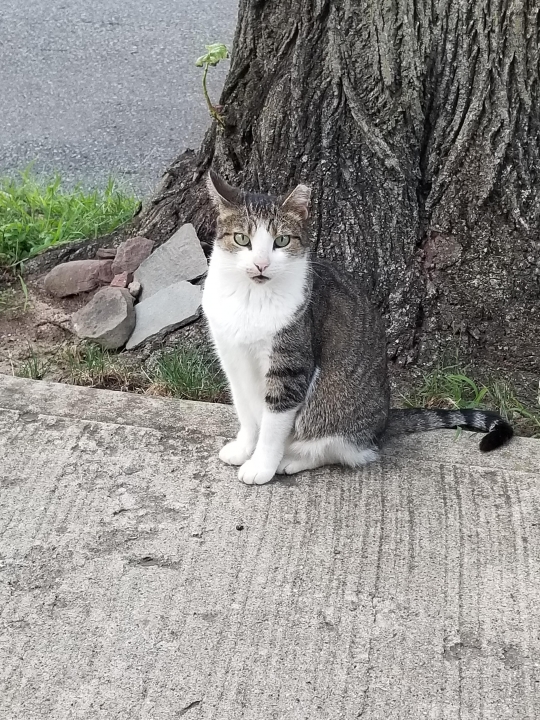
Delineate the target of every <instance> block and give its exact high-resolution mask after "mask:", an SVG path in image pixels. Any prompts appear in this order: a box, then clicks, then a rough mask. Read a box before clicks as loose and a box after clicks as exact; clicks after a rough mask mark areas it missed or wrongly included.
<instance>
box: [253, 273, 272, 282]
mask: <svg viewBox="0 0 540 720" xmlns="http://www.w3.org/2000/svg"><path fill="white" fill-rule="evenodd" d="M253 280H255V282H256V283H260V284H262V283H265V282H266V281H267V280H270V278H269V277H266V275H262V274H261V275H254V276H253Z"/></svg>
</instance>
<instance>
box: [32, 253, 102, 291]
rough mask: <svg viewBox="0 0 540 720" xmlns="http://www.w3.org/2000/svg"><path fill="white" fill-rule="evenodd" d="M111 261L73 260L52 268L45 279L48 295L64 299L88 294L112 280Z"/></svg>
mask: <svg viewBox="0 0 540 720" xmlns="http://www.w3.org/2000/svg"><path fill="white" fill-rule="evenodd" d="M111 265H112V260H73V261H71V262H66V263H62V265H57V266H56V267H55V268H53V269H52V270H51V271H50V273H49V274H48V275H47V277H46V278H45V290H46V291H47V292H48V293H49V294H50V295H55V296H56V297H65V296H67V295H78V294H79V293H83V292H89V291H90V290H94V289H95V288H97V287H99V286H100V285H108V284H109V283H110V282H111V280H112V279H113V277H114V276H113V273H112V270H111Z"/></svg>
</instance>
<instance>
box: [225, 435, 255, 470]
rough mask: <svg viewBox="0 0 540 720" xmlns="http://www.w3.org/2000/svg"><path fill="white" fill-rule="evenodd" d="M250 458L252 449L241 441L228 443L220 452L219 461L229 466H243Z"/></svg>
mask: <svg viewBox="0 0 540 720" xmlns="http://www.w3.org/2000/svg"><path fill="white" fill-rule="evenodd" d="M250 456H251V452H250V448H249V447H247V446H246V445H245V443H243V442H241V441H240V440H233V441H232V442H229V443H227V444H226V445H225V446H224V447H222V448H221V450H220V451H219V459H220V460H221V461H222V462H224V463H227V465H243V464H244V463H245V462H246V460H249V458H250Z"/></svg>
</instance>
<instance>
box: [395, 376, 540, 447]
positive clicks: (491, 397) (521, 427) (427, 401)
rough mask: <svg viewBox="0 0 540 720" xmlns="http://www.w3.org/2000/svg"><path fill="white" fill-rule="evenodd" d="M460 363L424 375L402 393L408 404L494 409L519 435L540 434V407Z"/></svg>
mask: <svg viewBox="0 0 540 720" xmlns="http://www.w3.org/2000/svg"><path fill="white" fill-rule="evenodd" d="M468 373H469V370H468V369H467V368H461V367H460V366H459V365H451V366H448V367H439V368H436V369H435V370H432V371H431V372H430V373H428V374H426V375H424V378H423V380H422V382H421V383H420V385H419V386H418V387H416V388H414V389H413V390H412V391H411V392H410V393H408V394H407V395H406V396H403V404H404V406H405V407H423V408H443V409H449V410H454V409H475V408H479V409H484V410H495V411H497V412H499V413H500V414H501V415H502V416H503V417H504V418H506V419H507V420H508V421H509V422H511V423H512V424H513V426H514V428H515V430H516V433H517V434H519V435H527V436H529V437H540V407H536V408H534V407H527V405H526V404H525V403H524V402H523V401H522V400H520V399H519V398H518V396H517V393H516V391H515V389H514V388H513V387H512V386H511V385H510V384H509V383H506V382H502V381H492V382H488V383H483V382H479V381H477V380H474V379H473V378H471V377H470V375H469V374H468Z"/></svg>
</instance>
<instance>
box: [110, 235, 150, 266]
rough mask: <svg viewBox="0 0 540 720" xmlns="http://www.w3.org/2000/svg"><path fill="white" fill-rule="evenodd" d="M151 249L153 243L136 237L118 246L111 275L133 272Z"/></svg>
mask: <svg viewBox="0 0 540 720" xmlns="http://www.w3.org/2000/svg"><path fill="white" fill-rule="evenodd" d="M153 249H154V241H153V240H149V239H148V238H145V237H142V236H138V237H133V238H130V239H129V240H126V241H125V242H123V243H121V244H120V245H119V246H118V250H117V252H116V257H115V258H114V260H113V273H114V274H115V275H120V274H121V273H123V272H131V273H132V272H135V270H136V269H137V268H138V267H139V265H140V264H141V263H142V261H143V260H146V258H147V257H148V256H149V255H150V253H151V252H152V250H153Z"/></svg>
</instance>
